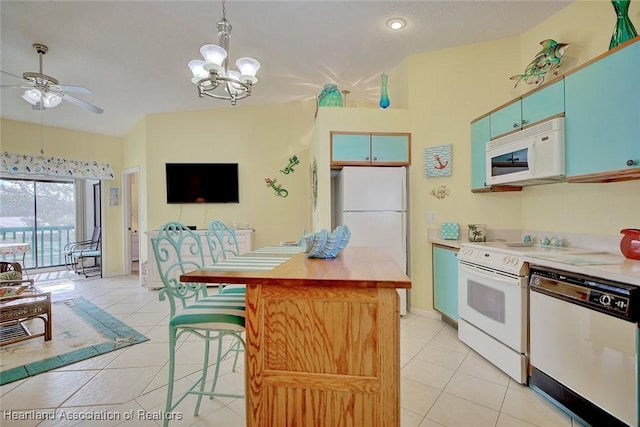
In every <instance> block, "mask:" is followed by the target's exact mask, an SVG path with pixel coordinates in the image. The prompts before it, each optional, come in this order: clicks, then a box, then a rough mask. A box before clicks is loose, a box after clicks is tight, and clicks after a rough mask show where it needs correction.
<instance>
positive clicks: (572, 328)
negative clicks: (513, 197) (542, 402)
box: [529, 266, 640, 427]
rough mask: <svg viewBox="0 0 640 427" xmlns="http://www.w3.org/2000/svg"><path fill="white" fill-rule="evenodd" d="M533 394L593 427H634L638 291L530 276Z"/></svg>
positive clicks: (540, 271) (555, 273)
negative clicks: (547, 398)
mask: <svg viewBox="0 0 640 427" xmlns="http://www.w3.org/2000/svg"><path fill="white" fill-rule="evenodd" d="M529 287H530V325H529V327H530V364H531V367H530V368H531V377H530V381H529V384H530V386H531V387H532V388H534V389H536V390H537V391H539V392H542V393H543V394H545V395H547V396H548V397H551V398H552V399H553V400H555V401H556V402H557V403H559V404H560V405H561V406H562V407H563V409H565V410H568V411H569V412H571V413H573V415H575V416H577V417H579V418H581V419H582V420H583V421H585V422H587V423H588V424H590V425H593V426H618V425H619V426H627V425H629V426H634V427H637V426H638V360H637V358H638V355H637V350H638V320H639V319H638V317H639V315H640V310H639V307H638V303H640V288H639V287H637V286H633V285H628V284H624V283H618V282H612V281H609V280H603V279H598V278H593V277H588V276H583V275H580V274H575V273H567V272H564V271H559V270H555V269H551V268H546V267H536V266H531V270H530V281H529Z"/></svg>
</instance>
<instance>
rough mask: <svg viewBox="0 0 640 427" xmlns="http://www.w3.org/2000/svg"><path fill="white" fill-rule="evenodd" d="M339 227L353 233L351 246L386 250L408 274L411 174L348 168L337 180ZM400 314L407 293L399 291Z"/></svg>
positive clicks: (401, 170) (404, 310) (397, 169)
mask: <svg viewBox="0 0 640 427" xmlns="http://www.w3.org/2000/svg"><path fill="white" fill-rule="evenodd" d="M335 184H336V188H335V191H336V193H335V208H334V214H335V225H336V226H337V225H347V226H348V227H349V229H350V230H351V240H350V241H349V246H375V247H383V248H385V249H387V250H388V251H389V253H390V254H391V255H392V256H393V257H394V258H395V259H396V261H397V262H398V264H399V265H400V267H401V268H402V270H403V271H404V272H405V273H406V272H407V170H406V168H405V167H381V166H380V167H362V166H355V167H354V166H352V167H349V166H346V167H344V168H342V170H341V171H340V173H339V175H338V176H337V178H336V183H335ZM398 294H399V295H400V314H402V315H403V314H406V313H407V291H406V289H399V290H398Z"/></svg>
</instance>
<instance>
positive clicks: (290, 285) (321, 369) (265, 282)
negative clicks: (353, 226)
mask: <svg viewBox="0 0 640 427" xmlns="http://www.w3.org/2000/svg"><path fill="white" fill-rule="evenodd" d="M180 279H181V280H182V281H188V282H202V283H244V284H246V285H247V295H246V302H247V312H246V316H247V317H246V344H247V346H246V402H247V426H249V427H274V426H278V427H283V426H297V427H322V426H326V427H339V426H353V427H360V426H362V427H365V426H366V427H374V426H377V427H391V426H393V427H398V426H399V425H400V360H399V358H400V337H399V334H400V316H399V306H398V294H397V292H396V288H405V289H406V288H410V287H411V281H410V280H409V278H408V277H407V276H406V275H405V274H404V272H402V270H401V269H400V266H399V265H398V264H397V263H396V262H395V261H394V259H393V258H392V257H391V256H390V255H389V254H387V253H386V252H385V251H383V250H380V249H375V248H364V247H347V248H346V249H345V250H344V251H343V252H342V253H340V254H339V255H338V257H337V258H335V259H313V258H307V257H306V255H305V254H304V253H300V254H297V255H294V256H293V257H292V258H291V259H289V260H288V261H286V262H284V263H283V264H281V265H279V266H277V267H275V268H274V269H272V270H269V271H263V272H243V271H212V270H207V269H203V270H198V271H194V272H190V273H187V274H185V275H183V276H181V278H180Z"/></svg>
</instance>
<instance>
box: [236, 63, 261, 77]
mask: <svg viewBox="0 0 640 427" xmlns="http://www.w3.org/2000/svg"><path fill="white" fill-rule="evenodd" d="M236 65H237V66H238V69H239V70H240V74H241V76H242V79H243V80H247V81H251V83H255V82H257V81H258V79H256V73H257V72H258V70H259V69H260V63H259V62H258V61H256V60H255V59H253V58H247V57H243V58H240V59H238V60H237V61H236ZM253 80H255V81H253Z"/></svg>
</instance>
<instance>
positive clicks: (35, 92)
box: [22, 89, 42, 105]
mask: <svg viewBox="0 0 640 427" xmlns="http://www.w3.org/2000/svg"><path fill="white" fill-rule="evenodd" d="M22 99H24V100H25V101H27V102H28V103H29V104H31V105H36V104H37V103H38V102H40V100H41V99H42V92H41V91H40V90H39V89H27V90H25V91H24V95H22Z"/></svg>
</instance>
